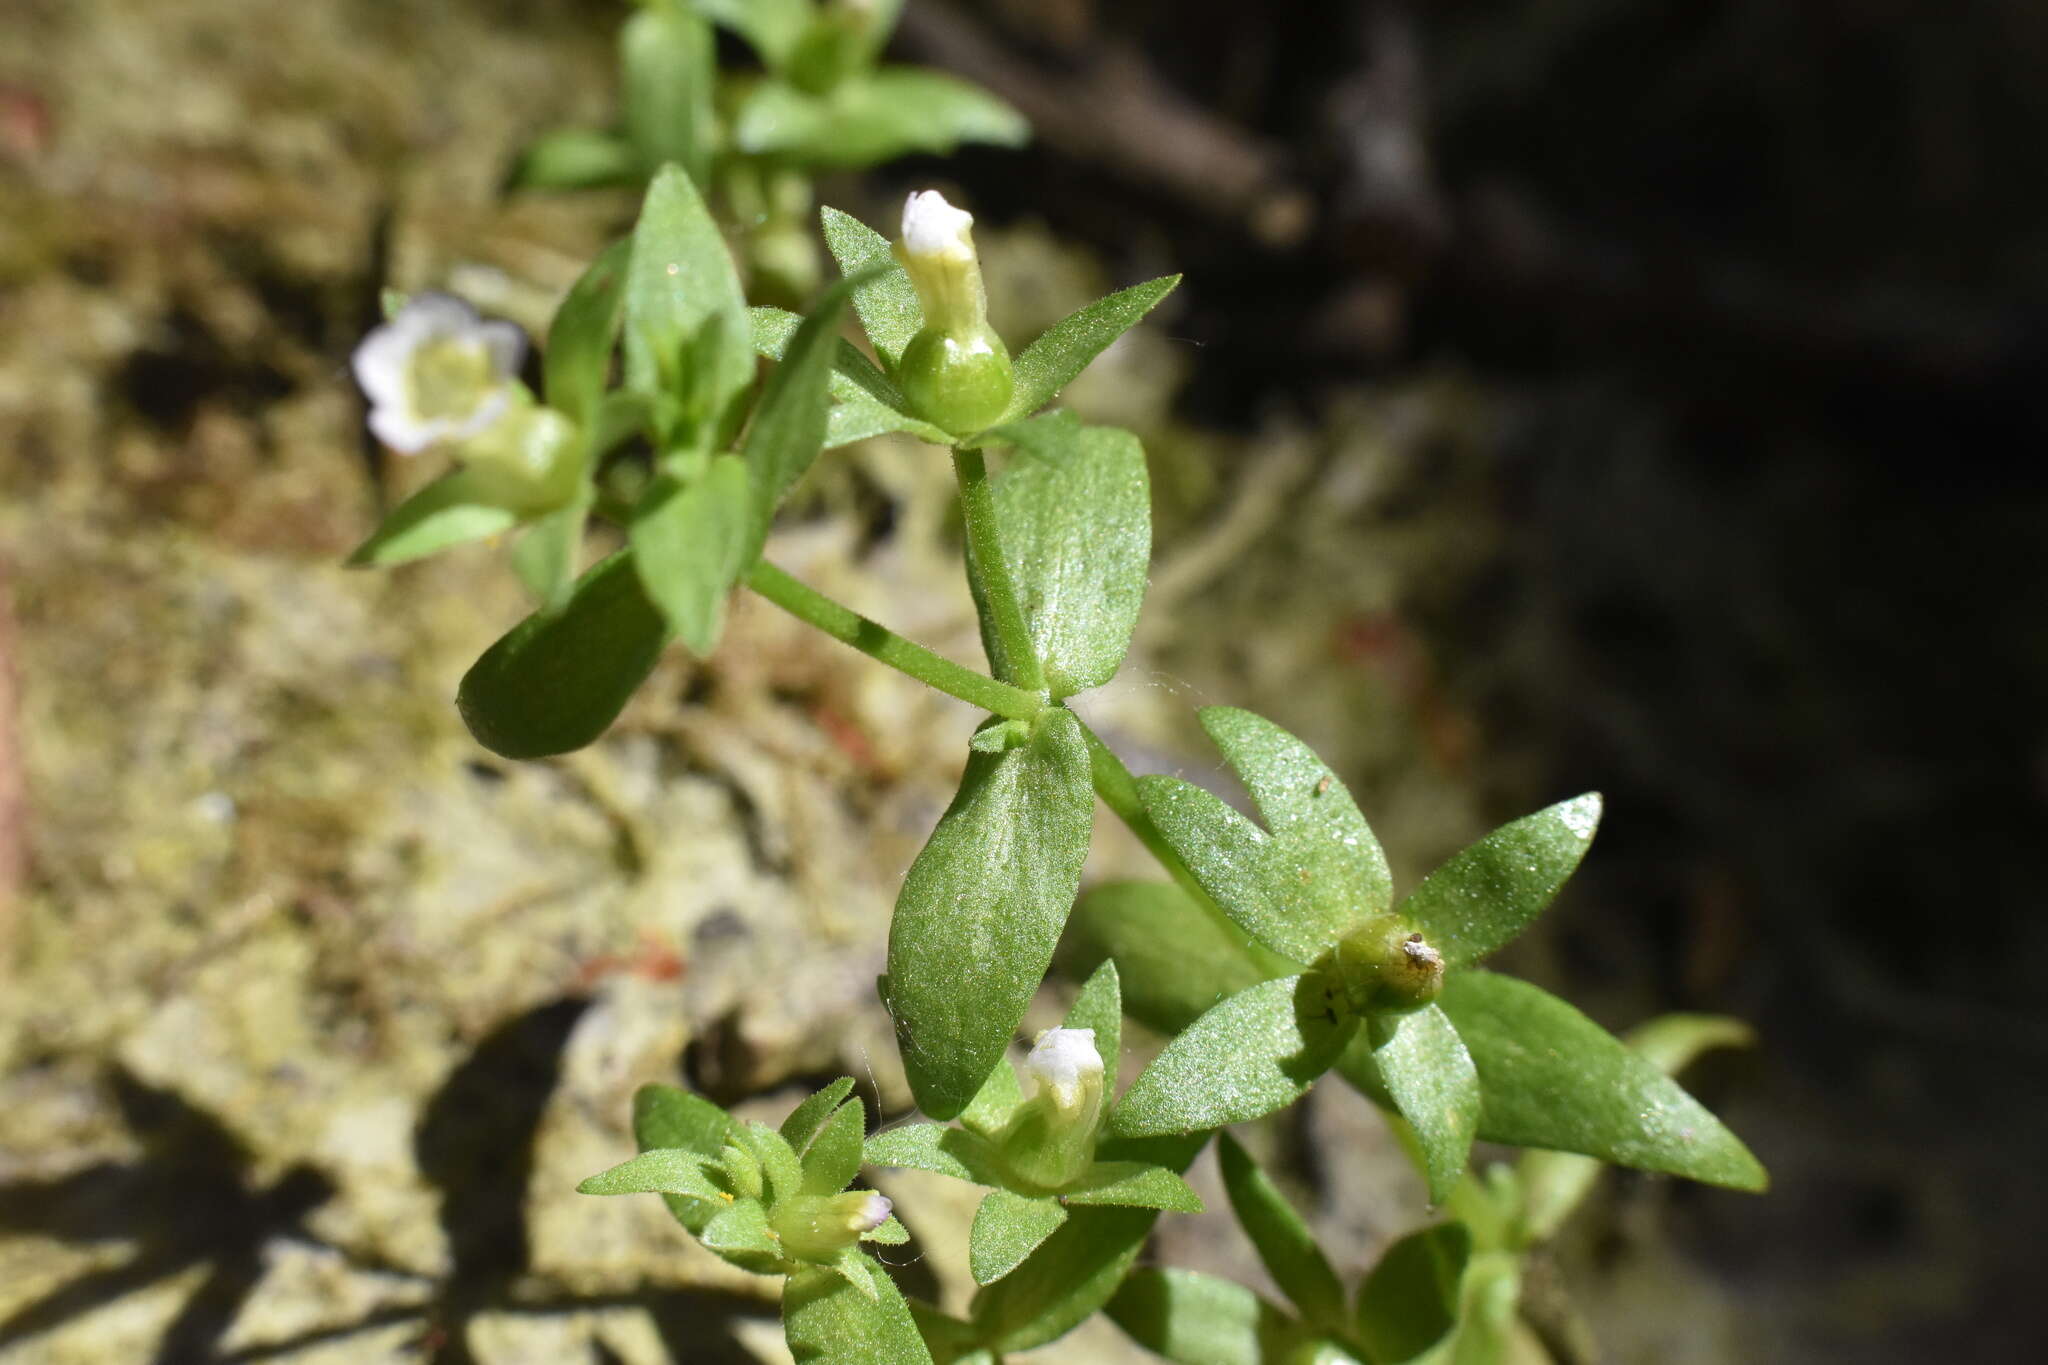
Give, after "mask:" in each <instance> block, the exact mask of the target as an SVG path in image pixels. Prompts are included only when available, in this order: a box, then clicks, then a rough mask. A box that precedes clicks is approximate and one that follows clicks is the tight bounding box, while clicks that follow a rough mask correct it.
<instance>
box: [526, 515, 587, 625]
mask: <svg viewBox="0 0 2048 1365" xmlns="http://www.w3.org/2000/svg"><path fill="white" fill-rule="evenodd" d="M589 516H590V502H589V499H588V497H587V495H586V496H585V497H579V498H578V499H576V501H574V502H572V503H570V504H569V505H568V506H567V507H557V508H556V509H555V510H554V511H552V512H549V513H548V514H547V515H545V516H543V517H541V518H539V519H538V520H536V521H535V522H534V523H533V524H532V525H530V526H528V527H527V528H526V534H525V535H522V536H521V537H519V543H518V544H516V545H514V546H513V547H512V567H513V569H514V570H516V571H517V572H518V574H519V581H520V582H522V583H524V584H525V585H526V590H527V591H528V592H530V593H532V594H533V595H534V598H535V599H536V600H537V601H538V602H539V603H540V607H541V610H542V611H560V610H561V609H562V608H563V607H564V606H566V605H567V604H568V601H569V594H570V592H571V591H572V590H573V589H574V588H575V586H576V565H577V561H578V560H579V558H580V557H581V554H582V551H583V525H584V522H585V521H586V520H587V519H588V518H589Z"/></svg>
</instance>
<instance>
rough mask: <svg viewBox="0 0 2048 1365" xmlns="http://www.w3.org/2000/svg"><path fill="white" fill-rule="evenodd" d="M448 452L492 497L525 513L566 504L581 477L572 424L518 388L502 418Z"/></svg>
mask: <svg viewBox="0 0 2048 1365" xmlns="http://www.w3.org/2000/svg"><path fill="white" fill-rule="evenodd" d="M454 455H455V458H456V459H457V460H460V461H461V462H462V464H463V465H464V466H465V467H466V468H467V469H468V470H469V471H470V473H471V476H472V477H473V478H475V479H476V481H477V482H478V484H479V485H480V486H481V487H482V488H483V490H484V492H485V493H486V494H487V495H489V496H490V497H491V498H492V499H493V500H494V501H496V502H497V503H499V505H501V506H504V507H509V508H512V509H513V510H515V511H518V512H522V513H526V514H529V515H532V514H538V513H541V512H549V511H553V510H554V509H555V508H557V507H560V506H563V505H564V504H566V503H567V502H568V501H569V499H570V498H572V497H574V496H575V494H576V487H577V485H578V484H579V483H580V482H581V480H582V477H583V461H582V437H581V433H580V432H579V431H578V430H577V427H576V424H575V423H574V422H572V421H570V420H569V419H568V418H567V417H564V416H563V415H562V414H561V413H559V412H556V411H555V410H554V409H553V408H544V407H541V406H539V405H538V404H536V403H535V402H534V401H533V398H532V396H531V395H529V394H527V392H526V391H525V390H524V389H523V388H521V389H518V390H517V392H516V394H515V397H514V401H513V403H512V406H511V407H510V408H509V409H508V410H507V411H506V412H505V414H504V415H503V416H501V417H500V418H498V420H497V421H495V422H493V423H492V424H491V425H490V426H488V427H486V428H485V429H484V430H483V431H482V432H480V433H478V434H477V435H475V436H472V437H470V438H469V439H467V440H465V441H461V442H459V443H458V444H457V445H456V446H455V447H454Z"/></svg>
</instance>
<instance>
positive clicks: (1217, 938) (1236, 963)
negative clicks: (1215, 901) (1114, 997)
mask: <svg viewBox="0 0 2048 1365" xmlns="http://www.w3.org/2000/svg"><path fill="white" fill-rule="evenodd" d="M1067 943H1068V948H1067V951H1068V952H1069V953H1071V955H1072V956H1071V958H1070V959H1068V960H1070V961H1071V962H1072V963H1073V964H1074V965H1075V966H1077V967H1082V968H1086V967H1088V966H1090V965H1092V964H1094V963H1099V962H1108V961H1111V960H1114V961H1115V962H1116V963H1117V975H1118V984H1119V987H1120V989H1121V991H1122V993H1123V1004H1124V1007H1125V1008H1126V1009H1127V1010H1128V1011H1129V1012H1130V1015H1131V1017H1132V1018H1133V1019H1136V1020H1138V1021H1140V1022H1141V1023H1144V1024H1146V1025H1148V1026H1150V1027H1152V1028H1155V1029H1158V1030H1159V1031H1160V1032H1161V1033H1178V1032H1180V1031H1181V1030H1182V1029H1184V1028H1186V1027H1187V1026H1188V1025H1189V1024H1191V1023H1193V1022H1194V1021H1195V1019H1196V1018H1197V1017H1199V1016H1200V1015H1201V1013H1202V1012H1203V1011H1204V1010H1206V1009H1208V1008H1209V1007H1210V1006H1211V1005H1214V1004H1216V1003H1217V1002H1218V1001H1220V1000H1222V999H1223V998H1224V997H1226V996H1230V995H1235V994H1237V992H1239V991H1241V990H1243V989H1244V988H1245V987H1247V986H1253V985H1257V984H1258V983H1259V982H1260V981H1263V980H1265V979H1266V976H1265V973H1264V972H1262V971H1260V970H1259V968H1258V966H1257V964H1256V963H1254V962H1253V961H1252V959H1251V957H1250V955H1249V954H1248V953H1247V952H1246V950H1245V938H1244V935H1243V934H1242V933H1240V932H1238V931H1237V930H1235V929H1233V928H1230V927H1228V926H1226V925H1225V924H1224V923H1223V922H1222V921H1220V920H1219V919H1217V917H1216V916H1215V915H1214V914H1213V913H1211V912H1209V911H1206V910H1204V909H1203V908H1202V907H1201V906H1200V905H1198V904H1196V902H1195V900H1194V898H1193V897H1192V896H1190V895H1189V894H1188V893H1187V892H1185V891H1183V890H1181V889H1180V888H1179V887H1177V886H1174V885H1172V884H1171V883H1168V882H1106V883H1104V884H1102V885H1100V886H1096V887H1092V888H1090V889H1089V890H1088V891H1087V892H1085V893H1084V894H1083V895H1082V897H1081V900H1080V902H1079V904H1077V905H1076V906H1075V907H1074V914H1073V917H1072V919H1070V920H1069V921H1068V923H1067ZM1104 1060H1105V1062H1106V1061H1107V1060H1108V1059H1107V1058H1105V1059H1104Z"/></svg>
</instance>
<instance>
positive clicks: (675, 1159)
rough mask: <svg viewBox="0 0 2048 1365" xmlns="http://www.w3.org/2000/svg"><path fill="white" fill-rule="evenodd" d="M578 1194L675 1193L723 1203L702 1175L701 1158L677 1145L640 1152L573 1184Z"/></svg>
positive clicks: (702, 1164)
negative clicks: (579, 1182)
mask: <svg viewBox="0 0 2048 1365" xmlns="http://www.w3.org/2000/svg"><path fill="white" fill-rule="evenodd" d="M576 1192H577V1193H578V1194H676V1195H684V1196H687V1197H689V1198H692V1199H701V1200H706V1201H709V1202H713V1203H717V1204H720V1205H722V1204H723V1203H724V1202H725V1201H724V1200H723V1199H722V1198H720V1191H719V1188H718V1186H716V1185H715V1184H713V1183H712V1182H711V1178H710V1177H709V1176H707V1175H705V1174H704V1158H703V1157H702V1156H700V1155H698V1154H697V1153H695V1152H691V1151H686V1150H685V1149H683V1148H680V1147H665V1148H658V1149H656V1150H655V1151H651V1152H642V1153H641V1154H640V1155H639V1156H636V1157H634V1158H633V1159H632V1160H631V1161H624V1162H621V1163H620V1164H618V1165H616V1166H614V1167H612V1168H611V1169H610V1170H608V1171H602V1172H600V1173H598V1174H597V1175H594V1176H591V1177H590V1178H589V1179H588V1180H586V1181H584V1182H583V1183H582V1184H580V1185H578V1186H577V1187H576Z"/></svg>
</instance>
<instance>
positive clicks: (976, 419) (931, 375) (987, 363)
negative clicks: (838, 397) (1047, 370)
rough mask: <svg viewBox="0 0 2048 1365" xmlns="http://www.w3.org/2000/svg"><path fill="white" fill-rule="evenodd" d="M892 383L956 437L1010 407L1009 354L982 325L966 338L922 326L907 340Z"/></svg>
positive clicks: (922, 413) (921, 414)
mask: <svg viewBox="0 0 2048 1365" xmlns="http://www.w3.org/2000/svg"><path fill="white" fill-rule="evenodd" d="M896 382H897V384H898V385H899V386H900V387H901V388H902V390H903V396H904V397H905V398H907V399H909V400H910V406H911V409H912V411H914V412H915V413H916V414H917V415H918V416H919V417H922V418H924V419H925V420H926V421H927V422H932V423H935V424H936V425H938V426H941V427H944V428H945V429H946V430H947V431H950V432H953V433H955V434H956V435H963V436H964V435H968V434H971V433H973V432H977V431H980V430H982V429H983V428H985V427H988V426H990V425H992V424H993V423H994V422H995V421H996V420H997V419H998V418H1000V417H1001V416H1002V415H1003V411H1004V409H1006V408H1008V407H1009V405H1010V391H1011V389H1012V387H1013V383H1014V381H1013V379H1012V376H1011V371H1010V353H1009V351H1008V350H1006V349H1005V348H1004V346H1003V342H1002V338H1000V337H998V336H997V335H996V334H995V333H994V332H992V331H990V330H989V329H988V328H986V327H984V328H982V329H981V330H980V331H979V332H975V333H971V334H969V335H968V336H966V337H964V338H963V337H959V336H955V335H953V334H951V333H947V332H942V331H940V330H939V329H938V328H936V327H927V328H925V329H924V330H923V331H921V332H919V333H918V334H917V335H916V336H914V337H912V338H911V339H910V344H909V345H908V346H906V347H904V348H903V358H902V360H900V361H899V362H898V363H897V367H896Z"/></svg>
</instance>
